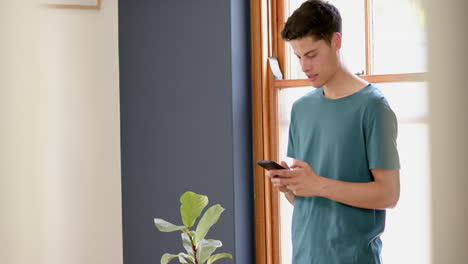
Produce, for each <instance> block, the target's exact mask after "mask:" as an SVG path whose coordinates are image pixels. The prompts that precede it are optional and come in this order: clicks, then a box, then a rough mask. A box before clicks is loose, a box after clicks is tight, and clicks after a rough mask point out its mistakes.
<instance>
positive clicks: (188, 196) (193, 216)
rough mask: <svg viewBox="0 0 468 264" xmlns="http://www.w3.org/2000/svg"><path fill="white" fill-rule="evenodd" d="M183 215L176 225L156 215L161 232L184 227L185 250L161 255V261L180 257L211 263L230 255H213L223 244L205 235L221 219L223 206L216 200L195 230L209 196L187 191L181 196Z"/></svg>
mask: <svg viewBox="0 0 468 264" xmlns="http://www.w3.org/2000/svg"><path fill="white" fill-rule="evenodd" d="M180 203H181V205H180V215H181V218H182V223H183V225H174V224H172V223H169V222H167V221H165V220H163V219H160V218H155V219H154V223H155V225H156V227H157V228H158V229H159V231H161V232H174V231H181V238H182V245H183V247H184V249H185V251H186V253H185V252H181V253H179V254H176V255H174V254H169V253H165V254H164V255H163V256H162V257H161V264H167V263H169V261H171V260H173V259H175V258H178V260H179V262H180V263H193V264H205V263H207V264H211V263H213V262H215V261H217V260H219V259H222V258H231V259H232V255H231V254H228V253H219V254H215V255H213V253H214V251H215V250H216V249H217V248H219V247H221V246H222V245H223V244H222V243H221V241H219V240H215V239H206V238H205V236H206V234H207V233H208V231H209V230H210V228H211V227H212V226H213V225H214V224H215V223H216V222H217V221H218V219H219V217H220V216H221V213H222V212H223V211H224V208H223V207H221V205H219V204H216V205H213V206H211V207H210V208H208V210H206V211H205V213H204V214H203V216H202V217H201V219H200V221H198V224H197V227H196V229H195V230H192V229H191V228H192V227H193V226H194V225H195V222H196V220H197V219H198V217H199V216H200V215H201V213H202V211H203V209H205V207H206V206H207V205H208V197H207V196H205V195H200V194H196V193H194V192H185V193H184V194H182V196H181V197H180Z"/></svg>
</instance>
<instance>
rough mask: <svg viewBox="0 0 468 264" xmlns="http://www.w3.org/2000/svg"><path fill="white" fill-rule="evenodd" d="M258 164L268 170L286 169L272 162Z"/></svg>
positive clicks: (260, 161) (263, 161)
mask: <svg viewBox="0 0 468 264" xmlns="http://www.w3.org/2000/svg"><path fill="white" fill-rule="evenodd" d="M257 164H258V165H260V166H262V167H263V168H265V169H267V170H284V169H286V168H285V167H283V166H281V165H279V164H278V163H276V162H274V161H272V160H259V161H257Z"/></svg>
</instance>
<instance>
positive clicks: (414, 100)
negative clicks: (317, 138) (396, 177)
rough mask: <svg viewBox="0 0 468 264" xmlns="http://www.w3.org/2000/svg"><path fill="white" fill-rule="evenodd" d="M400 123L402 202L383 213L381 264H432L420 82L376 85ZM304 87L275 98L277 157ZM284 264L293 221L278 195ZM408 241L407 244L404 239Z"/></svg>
mask: <svg viewBox="0 0 468 264" xmlns="http://www.w3.org/2000/svg"><path fill="white" fill-rule="evenodd" d="M376 85H377V86H378V87H379V89H380V90H381V91H382V92H383V93H384V95H385V97H386V98H387V100H388V102H389V104H390V105H391V107H392V109H393V110H394V112H395V113H396V115H397V118H398V121H399V123H398V126H399V129H398V141H397V144H398V150H399V154H400V161H401V171H400V182H401V194H400V201H399V203H398V205H397V207H396V208H395V209H391V210H387V221H386V228H385V232H384V234H383V236H382V241H383V250H382V257H383V260H384V262H385V263H390V264H392V263H420V264H430V263H431V253H430V243H431V240H430V239H431V235H430V230H431V229H430V178H429V173H430V170H429V169H430V167H429V154H430V153H429V133H428V124H427V115H428V105H427V93H428V87H427V84H426V83H424V82H414V83H411V82H408V83H379V84H376ZM311 89H313V88H310V87H306V88H287V89H282V90H281V92H280V95H279V96H280V97H279V111H280V113H279V119H280V120H279V124H280V127H279V129H280V142H279V151H280V153H279V157H280V159H281V160H287V161H288V163H289V162H290V160H288V159H287V158H286V151H287V144H288V130H289V122H290V111H291V107H292V104H293V102H294V101H295V100H296V99H298V98H299V97H300V96H302V95H304V94H305V93H307V92H309V91H311ZM280 206H281V211H280V212H281V223H282V226H281V228H280V229H281V248H282V252H281V254H282V263H283V264H288V263H291V233H290V230H291V218H292V211H293V207H292V206H291V205H290V204H289V203H288V201H287V200H286V199H285V198H284V196H283V195H281V202H280ZM409 236H410V238H411V239H405V238H408V237H409Z"/></svg>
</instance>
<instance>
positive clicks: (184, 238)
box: [182, 233, 193, 256]
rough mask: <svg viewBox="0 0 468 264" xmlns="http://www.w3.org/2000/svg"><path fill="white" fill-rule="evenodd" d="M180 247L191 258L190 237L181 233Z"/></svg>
mask: <svg viewBox="0 0 468 264" xmlns="http://www.w3.org/2000/svg"><path fill="white" fill-rule="evenodd" d="M182 245H183V246H184V248H185V250H186V251H187V253H188V254H189V255H190V256H193V247H192V241H190V237H189V236H188V235H187V234H186V233H182Z"/></svg>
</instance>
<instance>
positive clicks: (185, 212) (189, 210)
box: [180, 192, 208, 227]
mask: <svg viewBox="0 0 468 264" xmlns="http://www.w3.org/2000/svg"><path fill="white" fill-rule="evenodd" d="M180 203H181V205H180V215H181V216H182V222H183V223H184V225H186V226H188V227H192V226H193V225H194V224H195V221H196V220H197V218H198V217H199V216H200V214H201V212H202V211H203V209H205V207H206V205H207V204H208V197H207V196H206V195H200V194H196V193H194V192H185V193H184V194H183V195H182V196H181V197H180Z"/></svg>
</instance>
